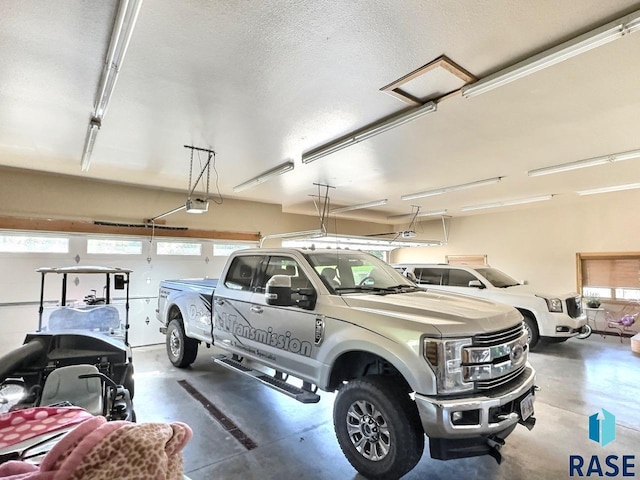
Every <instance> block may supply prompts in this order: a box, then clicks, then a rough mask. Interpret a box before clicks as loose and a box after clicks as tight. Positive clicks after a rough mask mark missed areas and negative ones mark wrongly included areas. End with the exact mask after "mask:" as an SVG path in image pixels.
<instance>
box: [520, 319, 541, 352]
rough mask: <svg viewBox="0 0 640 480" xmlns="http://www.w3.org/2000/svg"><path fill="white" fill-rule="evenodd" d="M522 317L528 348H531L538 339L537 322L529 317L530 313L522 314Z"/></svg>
mask: <svg viewBox="0 0 640 480" xmlns="http://www.w3.org/2000/svg"><path fill="white" fill-rule="evenodd" d="M523 317H524V328H525V330H526V331H527V336H528V337H527V343H529V350H533V349H534V348H535V347H536V345H537V344H538V341H539V340H540V334H539V333H538V324H537V323H536V321H535V319H533V318H531V316H530V315H527V314H523Z"/></svg>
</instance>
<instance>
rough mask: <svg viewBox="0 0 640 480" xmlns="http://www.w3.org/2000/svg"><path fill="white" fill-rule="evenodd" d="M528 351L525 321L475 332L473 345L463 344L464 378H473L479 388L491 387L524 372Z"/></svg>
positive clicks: (469, 380) (469, 379) (467, 380)
mask: <svg viewBox="0 0 640 480" xmlns="http://www.w3.org/2000/svg"><path fill="white" fill-rule="evenodd" d="M528 353H529V347H528V345H527V334H526V333H525V330H524V326H523V324H522V323H519V324H518V325H515V326H513V327H510V328H507V329H504V330H500V331H497V332H491V333H481V334H478V335H475V336H474V337H473V340H472V344H471V345H469V346H465V347H462V352H461V360H462V362H461V367H462V376H463V378H464V381H465V382H474V383H475V387H476V389H477V390H491V389H493V388H496V387H499V386H501V385H504V384H506V383H509V382H510V381H511V380H513V379H515V378H516V377H518V376H519V375H521V374H522V372H523V371H524V369H525V368H526V364H527V357H528Z"/></svg>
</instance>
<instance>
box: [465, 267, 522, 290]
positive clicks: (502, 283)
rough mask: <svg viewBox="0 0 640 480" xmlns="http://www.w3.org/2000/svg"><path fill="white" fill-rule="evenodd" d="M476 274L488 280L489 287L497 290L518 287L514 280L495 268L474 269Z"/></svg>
mask: <svg viewBox="0 0 640 480" xmlns="http://www.w3.org/2000/svg"><path fill="white" fill-rule="evenodd" d="M476 272H478V273H479V274H480V275H482V276H483V277H484V278H486V279H487V280H489V282H490V283H491V285H493V286H494V287H497V288H507V287H514V286H516V285H520V284H519V283H518V282H517V281H516V280H514V279H513V278H511V277H510V276H509V275H507V274H506V273H504V272H501V271H500V270H497V269H495V268H476Z"/></svg>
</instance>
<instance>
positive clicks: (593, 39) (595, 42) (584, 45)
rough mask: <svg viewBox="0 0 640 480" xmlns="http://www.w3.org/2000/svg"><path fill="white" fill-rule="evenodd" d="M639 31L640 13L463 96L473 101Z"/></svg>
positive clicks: (530, 60) (494, 77)
mask: <svg viewBox="0 0 640 480" xmlns="http://www.w3.org/2000/svg"><path fill="white" fill-rule="evenodd" d="M639 29H640V10H637V11H635V12H633V13H631V14H629V15H626V16H624V17H622V18H619V19H618V20H614V21H613V22H609V23H607V24H605V25H602V26H601V27H599V28H596V29H594V30H591V31H589V32H587V33H584V34H583V35H580V36H578V37H575V38H572V39H571V40H568V41H566V42H564V43H561V44H560V45H557V46H555V47H553V48H550V49H548V50H545V51H543V52H541V53H539V54H537V55H534V56H533V57H531V58H528V59H526V60H523V61H522V62H519V63H516V64H515V65H512V66H510V67H507V68H505V69H503V70H500V71H499V72H496V73H494V74H492V75H489V76H487V77H485V78H482V79H480V80H478V81H477V82H475V83H473V84H470V85H468V86H465V87H463V88H462V96H463V97H465V98H470V97H474V96H476V95H480V94H482V93H485V92H488V91H490V90H493V89H494V88H498V87H501V86H503V85H506V84H507V83H510V82H513V81H514V80H518V79H520V78H523V77H525V76H527V75H529V74H531V73H535V72H538V71H540V70H542V69H544V68H547V67H550V66H552V65H555V64H556V63H560V62H562V61H564V60H567V59H569V58H571V57H574V56H576V55H579V54H581V53H584V52H586V51H588V50H591V49H594V48H597V47H599V46H601V45H604V44H606V43H609V42H611V41H613V40H616V39H618V38H620V37H622V36H623V35H625V34H628V33H633V32H635V31H637V30H639Z"/></svg>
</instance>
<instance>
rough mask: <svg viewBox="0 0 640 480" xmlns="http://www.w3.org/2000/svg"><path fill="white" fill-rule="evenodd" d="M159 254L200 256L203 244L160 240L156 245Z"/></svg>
mask: <svg viewBox="0 0 640 480" xmlns="http://www.w3.org/2000/svg"><path fill="white" fill-rule="evenodd" d="M156 252H157V253H158V255H193V256H200V254H201V253H202V245H201V244H199V243H185V242H158V244H157V245H156Z"/></svg>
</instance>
